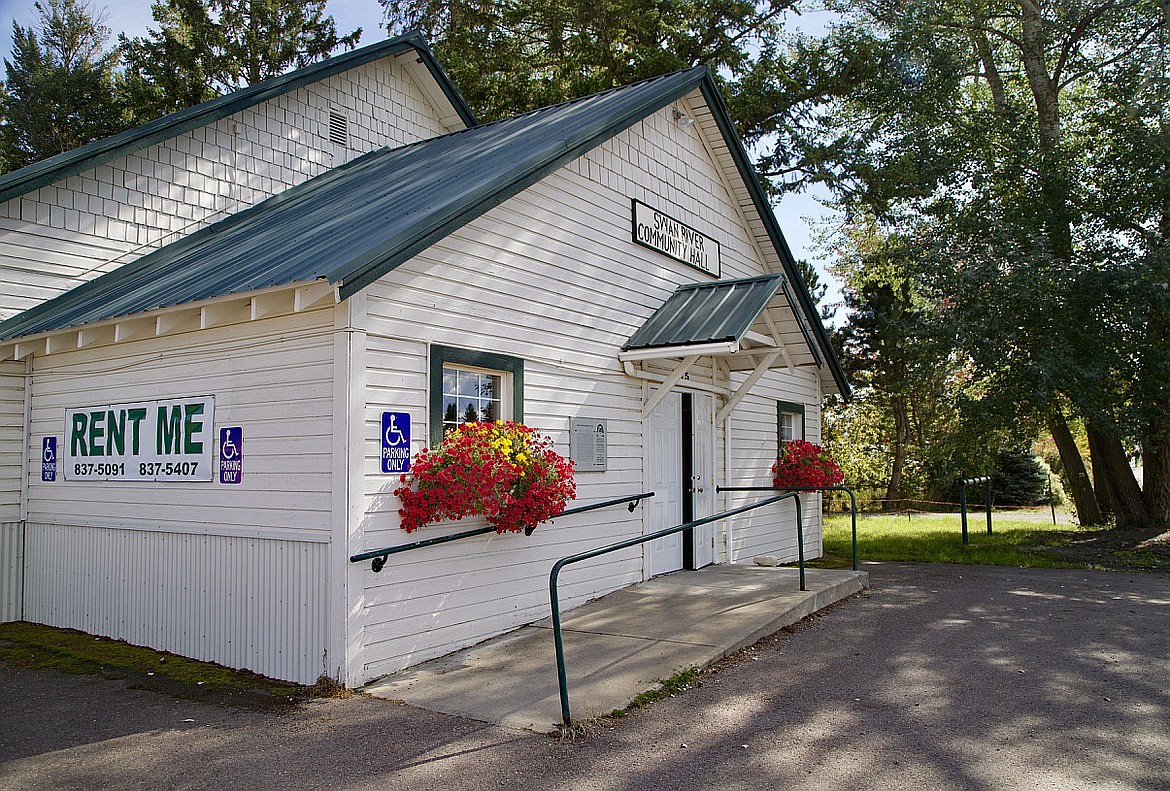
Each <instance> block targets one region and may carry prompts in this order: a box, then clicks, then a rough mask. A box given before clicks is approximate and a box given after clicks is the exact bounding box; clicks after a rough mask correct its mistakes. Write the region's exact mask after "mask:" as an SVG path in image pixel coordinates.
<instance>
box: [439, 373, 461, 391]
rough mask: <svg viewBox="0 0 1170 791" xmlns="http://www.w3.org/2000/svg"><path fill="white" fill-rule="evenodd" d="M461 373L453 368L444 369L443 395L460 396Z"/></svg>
mask: <svg viewBox="0 0 1170 791" xmlns="http://www.w3.org/2000/svg"><path fill="white" fill-rule="evenodd" d="M458 381H459V373H458V372H457V371H455V370H454V369H453V368H444V369H443V395H445V396H453V395H459V384H458Z"/></svg>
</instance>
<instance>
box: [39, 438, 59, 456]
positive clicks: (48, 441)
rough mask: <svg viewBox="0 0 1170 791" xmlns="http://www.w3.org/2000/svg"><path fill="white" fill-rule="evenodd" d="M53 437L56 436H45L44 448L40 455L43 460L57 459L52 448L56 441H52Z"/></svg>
mask: <svg viewBox="0 0 1170 791" xmlns="http://www.w3.org/2000/svg"><path fill="white" fill-rule="evenodd" d="M55 439H56V437H45V449H44V452H43V455H42V457H41V458H42V459H44V460H45V461H56V459H57V454H56V453H55V448H54V446H55V445H56V444H57V443H56V442H54V441H53V440H55Z"/></svg>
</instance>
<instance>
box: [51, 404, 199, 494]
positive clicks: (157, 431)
mask: <svg viewBox="0 0 1170 791" xmlns="http://www.w3.org/2000/svg"><path fill="white" fill-rule="evenodd" d="M214 422H215V396H189V397H178V398H168V399H162V400H158V401H137V402H134V403H130V404H111V405H108V406H91V407H78V408H68V409H66V410H65V436H64V443H63V447H62V448H61V449H60V455H61V466H62V468H63V469H62V473H63V474H64V478H65V480H67V481H210V480H212V469H211V457H212V451H213V449H214V445H215V439H214V435H213V434H212V426H213V424H214Z"/></svg>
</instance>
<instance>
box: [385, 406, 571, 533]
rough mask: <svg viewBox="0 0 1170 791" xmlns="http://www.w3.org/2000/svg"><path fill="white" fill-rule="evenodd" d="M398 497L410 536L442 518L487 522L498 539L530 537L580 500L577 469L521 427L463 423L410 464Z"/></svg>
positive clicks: (546, 442)
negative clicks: (502, 536)
mask: <svg viewBox="0 0 1170 791" xmlns="http://www.w3.org/2000/svg"><path fill="white" fill-rule="evenodd" d="M411 470H412V472H411V474H410V475H403V476H402V479H401V482H402V486H400V487H398V488H397V489H395V490H394V494H395V495H397V496H398V499H400V500H401V501H402V507H401V508H399V509H398V513H399V514H400V515H401V516H402V525H401V526H402V529H403V530H405V531H406V532H408V533H410V532H413V531H414V530H417V529H418V528H420V527H422V526H423V525H427V524H431V523H432V522H439V521H442V520H444V519H453V520H459V519H462V518H463V517H465V516H484V517H486V518H487V521H488V524H490V525H492V526H493V527H495V528H496V532H497V533H503V532H505V531H507V532H513V533H519V532H522V531H523V532H529V533H530V532H531V531H532V529H533V528H535V527H536V526H537V525H538V524H540V523H541V522H546V521H548V520H549V519H552V518H553V517H555V516H557V515H559V514H560V513H561V512H562V511H564V510H565V503H566V502H568V501H569V500H571V499H573V498H574V497H576V495H577V489H576V485H575V484H574V483H573V462H572V461H569V460H567V459H565V458H564V457H562V456H561V455H560V454H558V453H557V452H556V451H554V450H553V444H552V440H551V439H549V438H548V437H546V436H544V435H543V434H539V433H537V432H536V431H534V430H533V429H531V428H529V427H528V426H525V425H524V424H523V423H512V422H509V421H502V420H497V421H495V422H494V423H486V422H485V423H464V424H462V425H461V426H459V427H458V428H456V429H453V430H452V431H451V432H450V433H448V434H447V436H446V437H444V438H443V441H442V442H440V443H439V444H438V445H437V446H436V447H434V448H431V449H429V450H428V449H426V448H424V449H423V450H422V451H420V452H419V454H418V455H417V456H416V457H415V458H414V460H413V461H412V462H411Z"/></svg>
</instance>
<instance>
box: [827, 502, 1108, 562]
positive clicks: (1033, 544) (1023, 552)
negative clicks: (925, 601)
mask: <svg viewBox="0 0 1170 791" xmlns="http://www.w3.org/2000/svg"><path fill="white" fill-rule="evenodd" d="M1080 531H1083V529H1082V528H1080V527H1077V526H1076V525H1069V524H1058V525H1053V524H1052V523H1051V522H1049V523H1044V522H1038V521H1030V520H1027V519H1012V518H1011V517H1009V516H1003V517H1001V516H999V515H997V514H996V515H993V517H992V535H987V522H986V519H985V517H984V515H983V514H982V513H976V514H971V513H968V516H967V537H968V542H969V543H968V544H967V546H963V534H962V527H961V522H960V519H959V515H958V514H914V515H913V516H912V517H910V518H909V519H907V517H906V515H905V514H902V515H890V516H886V515H878V514H861V515H859V516H858V520H857V555H858V559H859V560H903V561H919V562H923V563H970V564H977V565H986V566H1021V567H1036V568H1083V567H1085V566H1086V565H1092V564H1086V563H1085V562H1083V561H1077V560H1075V559H1068V558H1062V557H1061V556H1060V555H1061V553H1060V548H1061V547H1063V546H1066V545H1067V544H1068V543H1069V542H1070V541H1071V540H1073V538H1075V535H1076V533H1077V532H1080ZM1083 532H1086V533H1087V532H1088V531H1083ZM824 547H825V556H824V558H822V559H820V560H818V561H815V562H814V563H812V564H810V565H816V566H819V567H822V568H846V567H848V566H849V565H850V563H851V548H850V520H849V516H848V514H846V515H833V516H830V517H827V518H826V519H825V535H824Z"/></svg>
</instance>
